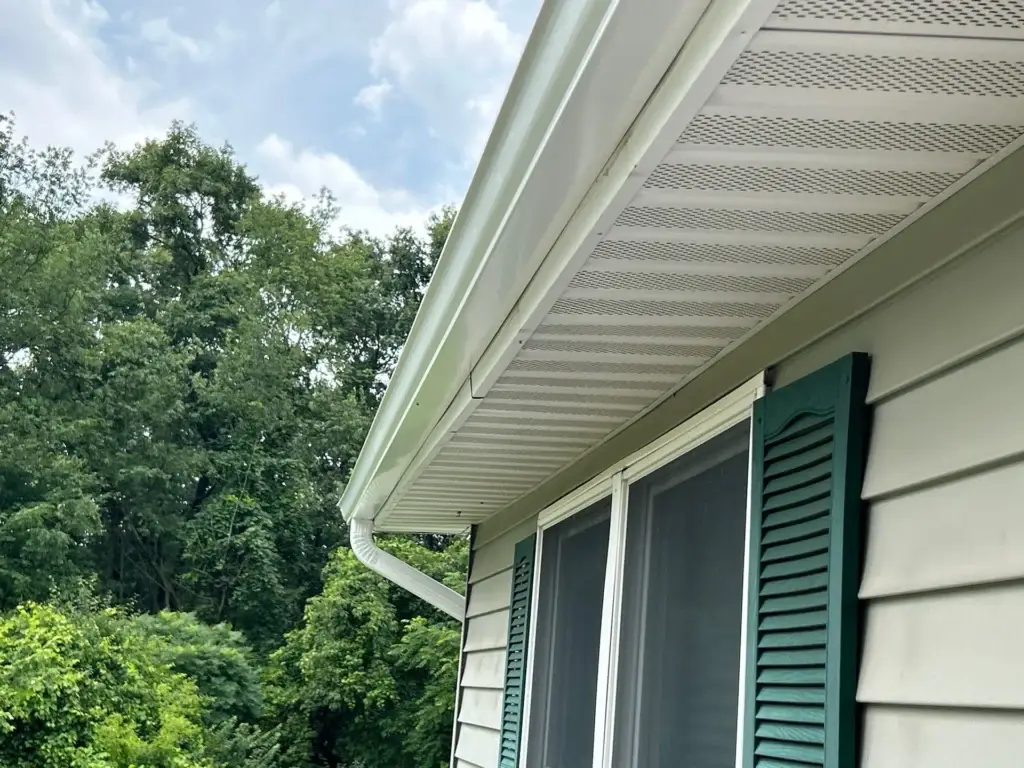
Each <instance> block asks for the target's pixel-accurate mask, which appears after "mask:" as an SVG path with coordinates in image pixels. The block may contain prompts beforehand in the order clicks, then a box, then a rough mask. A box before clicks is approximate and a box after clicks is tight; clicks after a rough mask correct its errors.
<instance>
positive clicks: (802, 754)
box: [755, 741, 825, 765]
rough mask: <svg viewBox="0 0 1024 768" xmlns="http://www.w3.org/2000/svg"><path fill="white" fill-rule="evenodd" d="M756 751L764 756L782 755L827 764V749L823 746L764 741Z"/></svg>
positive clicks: (815, 763)
mask: <svg viewBox="0 0 1024 768" xmlns="http://www.w3.org/2000/svg"><path fill="white" fill-rule="evenodd" d="M755 753H756V754H758V755H762V756H764V757H781V758H782V759H783V760H800V761H803V762H805V763H810V764H811V765H824V764H825V750H824V749H822V748H821V747H810V746H805V745H803V744H792V743H788V742H784V741H762V742H761V743H759V744H758V745H757V750H756V751H755Z"/></svg>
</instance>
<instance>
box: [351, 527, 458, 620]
mask: <svg viewBox="0 0 1024 768" xmlns="http://www.w3.org/2000/svg"><path fill="white" fill-rule="evenodd" d="M348 537H349V545H350V546H351V547H352V551H353V552H354V553H355V556H356V557H357V558H358V559H359V562H361V563H362V564H363V565H365V566H366V567H367V568H369V569H370V570H371V571H376V572H377V573H379V574H380V575H381V576H383V577H384V578H385V579H387V580H388V581H390V582H393V583H395V584H397V585H398V586H400V587H402V588H403V589H407V590H409V591H410V592H412V593H413V594H414V595H416V597H418V598H420V599H421V600H425V601H427V602H428V603H430V605H432V606H434V607H435V608H438V609H440V610H442V611H444V612H445V613H447V614H448V615H449V616H451V617H452V618H454V619H456V620H457V621H462V620H463V618H465V616H466V598H464V597H463V596H462V595H460V594H459V593H458V592H456V591H455V590H454V589H449V588H448V587H446V586H445V585H444V584H442V583H441V582H439V581H437V580H436V579H433V578H431V577H430V576H428V575H427V574H425V573H423V571H417V570H416V569H415V568H413V567H412V566H411V565H409V564H408V563H404V562H402V561H401V560H399V559H398V558H397V557H395V556H394V555H392V554H390V553H389V552H385V551H384V550H383V549H381V548H380V547H378V546H377V543H376V542H375V541H374V540H373V520H359V519H357V520H353V521H352V522H350V523H349V529H348Z"/></svg>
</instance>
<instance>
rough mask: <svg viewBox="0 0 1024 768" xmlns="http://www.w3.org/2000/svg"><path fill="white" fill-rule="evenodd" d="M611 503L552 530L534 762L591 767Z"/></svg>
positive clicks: (542, 599) (540, 767)
mask: <svg viewBox="0 0 1024 768" xmlns="http://www.w3.org/2000/svg"><path fill="white" fill-rule="evenodd" d="M610 511H611V502H610V501H604V502H601V503H599V504H597V505H595V506H594V507H591V508H590V509H589V510H586V511H584V512H581V513H579V514H577V515H574V516H573V517H571V518H570V519H568V520H565V521H563V522H562V523H559V524H558V525H556V526H554V527H552V528H551V529H549V530H548V531H546V532H545V533H544V538H543V550H542V554H541V565H540V568H541V576H540V596H539V601H538V611H537V614H538V615H537V644H536V648H537V655H536V657H535V661H534V678H533V679H534V685H533V696H532V713H531V715H530V739H529V747H528V752H529V755H528V764H529V765H530V766H531V768H590V766H591V764H592V761H593V752H594V716H595V711H596V704H597V656H598V648H599V645H600V638H601V605H602V602H603V600H604V574H605V567H606V560H607V557H608V532H609V529H610V522H609V517H610Z"/></svg>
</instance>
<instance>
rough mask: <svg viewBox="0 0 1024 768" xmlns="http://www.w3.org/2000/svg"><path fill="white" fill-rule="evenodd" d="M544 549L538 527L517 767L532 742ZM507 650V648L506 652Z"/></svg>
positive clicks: (522, 763)
mask: <svg viewBox="0 0 1024 768" xmlns="http://www.w3.org/2000/svg"><path fill="white" fill-rule="evenodd" d="M543 551H544V530H543V529H541V528H538V529H537V539H536V541H535V542H534V550H533V584H532V585H531V587H530V589H531V590H532V592H530V630H529V632H527V635H526V668H525V669H524V670H523V674H524V675H526V679H525V680H524V681H523V712H522V719H521V720H520V722H519V755H518V757H517V760H518V762H517V766H516V768H521V767H525V765H526V753H527V750H528V749H529V742H530V715H531V714H532V709H533V707H532V704H533V669H534V663H535V659H536V656H537V611H538V609H539V607H540V570H541V566H542V563H541V553H542V552H543ZM511 616H512V614H511V613H509V620H511ZM507 650H508V649H507V648H506V652H507ZM458 717H459V715H458V712H456V713H455V719H456V720H457V719H458Z"/></svg>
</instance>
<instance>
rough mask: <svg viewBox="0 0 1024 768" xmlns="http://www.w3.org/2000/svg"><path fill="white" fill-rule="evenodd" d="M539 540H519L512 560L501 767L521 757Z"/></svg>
mask: <svg viewBox="0 0 1024 768" xmlns="http://www.w3.org/2000/svg"><path fill="white" fill-rule="evenodd" d="M536 544H537V536H536V535H533V536H530V537H529V538H527V539H523V540H522V541H520V542H519V543H518V544H516V549H515V556H514V559H513V564H512V598H511V600H510V602H509V612H508V646H507V657H506V660H505V695H504V698H503V700H502V704H501V739H500V740H499V752H498V766H499V768H516V765H517V763H518V761H519V738H520V735H521V733H522V727H523V697H524V696H525V688H526V651H527V648H526V646H527V642H528V640H529V632H530V604H531V601H532V598H533V555H534V550H535V549H536Z"/></svg>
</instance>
